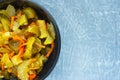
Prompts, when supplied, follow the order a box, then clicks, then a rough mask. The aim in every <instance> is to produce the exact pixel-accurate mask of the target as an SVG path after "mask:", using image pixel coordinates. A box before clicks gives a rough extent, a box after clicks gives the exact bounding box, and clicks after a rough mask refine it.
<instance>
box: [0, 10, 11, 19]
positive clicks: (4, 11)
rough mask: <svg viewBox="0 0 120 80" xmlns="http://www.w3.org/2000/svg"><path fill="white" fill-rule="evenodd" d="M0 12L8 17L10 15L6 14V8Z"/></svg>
mask: <svg viewBox="0 0 120 80" xmlns="http://www.w3.org/2000/svg"><path fill="white" fill-rule="evenodd" d="M0 14H2V15H4V16H7V17H8V18H10V16H9V15H8V13H7V11H6V10H0Z"/></svg>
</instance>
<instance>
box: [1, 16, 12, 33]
mask: <svg viewBox="0 0 120 80" xmlns="http://www.w3.org/2000/svg"><path fill="white" fill-rule="evenodd" d="M1 23H2V25H3V28H4V30H5V31H9V30H10V21H9V19H7V18H5V17H1Z"/></svg>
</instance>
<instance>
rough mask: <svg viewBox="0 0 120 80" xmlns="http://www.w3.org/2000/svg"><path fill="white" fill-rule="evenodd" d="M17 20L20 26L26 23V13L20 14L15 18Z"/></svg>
mask: <svg viewBox="0 0 120 80" xmlns="http://www.w3.org/2000/svg"><path fill="white" fill-rule="evenodd" d="M17 21H18V24H19V25H20V26H22V25H27V24H28V20H27V17H26V15H24V14H23V15H22V16H20V17H19V18H18V19H17Z"/></svg>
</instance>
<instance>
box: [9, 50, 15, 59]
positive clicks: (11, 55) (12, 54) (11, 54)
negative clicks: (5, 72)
mask: <svg viewBox="0 0 120 80" xmlns="http://www.w3.org/2000/svg"><path fill="white" fill-rule="evenodd" d="M13 56H14V51H13V52H11V53H10V55H9V57H10V59H11V58H12V57H13Z"/></svg>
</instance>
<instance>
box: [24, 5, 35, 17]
mask: <svg viewBox="0 0 120 80" xmlns="http://www.w3.org/2000/svg"><path fill="white" fill-rule="evenodd" d="M23 13H24V14H25V15H26V16H27V18H28V19H30V18H36V17H37V16H36V13H35V11H34V10H33V9H32V8H30V7H27V8H25V9H23Z"/></svg>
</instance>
